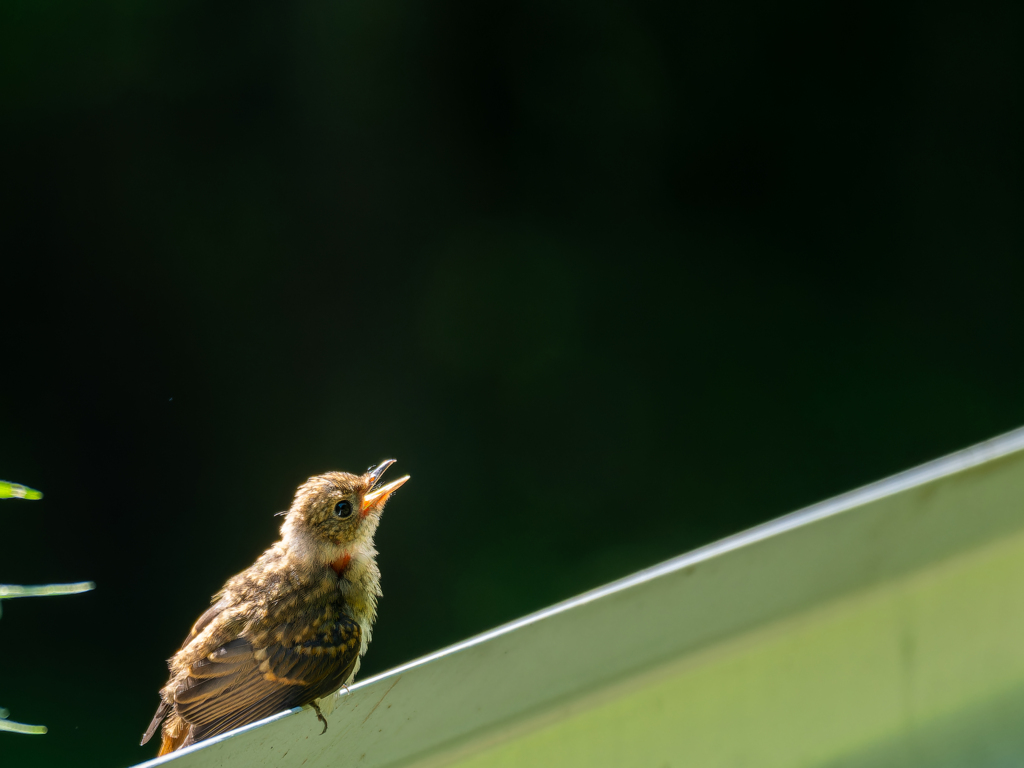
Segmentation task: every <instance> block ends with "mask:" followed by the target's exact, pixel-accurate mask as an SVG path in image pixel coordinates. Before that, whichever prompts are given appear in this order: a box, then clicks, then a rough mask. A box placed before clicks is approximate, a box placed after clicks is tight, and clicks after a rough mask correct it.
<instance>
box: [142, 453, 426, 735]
mask: <svg viewBox="0 0 1024 768" xmlns="http://www.w3.org/2000/svg"><path fill="white" fill-rule="evenodd" d="M394 463H395V462H394V459H388V460H387V461H385V462H383V463H382V464H381V465H380V466H378V467H371V468H370V469H369V470H368V471H367V472H366V473H365V474H363V475H351V474H349V473H348V472H328V473H327V474H324V475H318V476H316V477H311V478H309V480H307V481H306V482H305V483H303V484H302V485H301V486H299V489H298V490H297V491H296V492H295V500H294V501H293V502H292V506H291V509H289V510H288V512H287V515H286V517H285V521H284V524H283V525H282V526H281V540H280V541H278V542H276V543H275V544H274V545H273V546H271V547H270V549H268V550H267V551H266V552H264V553H263V554H262V555H260V557H259V559H258V560H257V561H256V562H255V563H254V564H253V565H252V566H251V567H250V568H248V569H247V570H245V571H242V572H241V573H240V574H238V575H237V576H235V577H233V578H232V579H230V580H229V581H228V582H227V584H225V585H224V588H223V589H221V591H220V592H218V593H217V594H216V595H214V597H213V605H212V607H211V608H210V609H209V610H208V611H206V613H204V614H203V615H202V616H200V617H199V620H198V621H197V622H196V623H195V626H193V627H192V631H191V632H190V633H189V635H188V637H187V638H185V642H184V644H183V645H182V646H181V650H180V651H178V652H177V653H176V654H174V656H173V657H171V659H170V660H169V661H168V666H169V667H170V670H171V677H170V680H168V682H167V685H165V686H164V687H163V688H162V689H161V691H160V698H161V699H162V702H161V704H160V706H159V707H158V708H157V710H156V715H154V717H153V722H152V723H150V725H149V728H148V729H147V730H146V733H145V735H144V736H143V737H142V743H143V744H145V743H146V742H148V741H149V740H150V739H151V738H153V734H154V733H156V729H157V728H158V727H159V725H160V723H161V722H163V743H162V744H161V746H160V752H159V754H161V755H165V754H167V753H168V752H173V751H174V750H176V749H180V748H181V747H185V746H188V745H189V744H194V743H196V742H197V741H202V740H203V739H206V738H209V737H210V736H214V735H216V734H218V733H223V732H225V731H228V730H231V729H232V728H237V727H239V726H241V725H245V724H246V723H251V722H254V721H256V720H259V719H261V718H264V717H267V716H269V715H273V714H275V713H276V712H280V711H282V710H285V709H290V708H292V707H301V706H306V705H310V706H312V707H313V708H314V709H315V710H316V713H317V717H318V718H319V719H320V721H321V722H323V724H324V730H325V731H326V730H327V720H326V719H325V718H324V716H323V714H322V713H321V711H320V707H319V706H318V705H317V700H318V699H320V698H321V697H325V696H328V695H329V694H331V693H334V692H335V691H337V690H338V689H339V688H341V687H342V686H343V685H348V683H350V682H351V681H352V679H353V677H355V674H356V672H357V671H358V669H359V659H360V657H361V656H362V655H363V654H364V653H366V647H367V645H368V644H369V642H370V632H371V629H372V627H373V620H374V618H375V617H376V614H377V598H378V597H380V594H381V592H380V571H379V570H378V569H377V562H376V560H375V557H376V555H377V550H375V549H374V548H373V534H374V532H375V531H376V530H377V525H378V523H379V522H380V515H381V511H382V510H383V508H384V504H385V503H386V502H387V500H388V497H389V496H390V495H391V494H392V493H394V491H395V490H396V489H398V488H399V487H400V486H401V485H403V484H404V483H405V481H406V480H408V479H409V476H408V475H406V476H405V477H401V478H399V479H398V480H394V481H392V482H390V483H388V484H387V485H383V486H379V487H377V483H378V481H379V480H380V478H381V475H383V474H384V471H385V470H386V469H387V468H388V467H389V466H391V465H392V464H394ZM281 514H285V513H281ZM165 718H166V720H165Z"/></svg>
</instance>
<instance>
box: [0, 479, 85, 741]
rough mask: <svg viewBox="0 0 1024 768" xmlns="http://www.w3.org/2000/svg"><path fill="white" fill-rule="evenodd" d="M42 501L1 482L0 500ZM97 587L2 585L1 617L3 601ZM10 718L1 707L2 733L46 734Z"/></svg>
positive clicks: (43, 728) (41, 727) (21, 487)
mask: <svg viewBox="0 0 1024 768" xmlns="http://www.w3.org/2000/svg"><path fill="white" fill-rule="evenodd" d="M9 498H19V499H33V500H34V499H41V498H43V494H42V493H40V492H39V491H37V490H35V489H33V488H26V487H25V486H24V485H19V484H17V483H8V482H6V481H4V480H0V499H9ZM95 587H96V585H95V584H93V583H92V582H91V581H82V582H79V583H77V584H44V585H41V586H35V587H19V586H16V585H14V584H0V616H2V615H3V601H4V600H5V599H10V598H13V597H41V596H44V595H73V594H77V593H79V592H88V591H89V590H91V589H94V588H95ZM9 716H10V712H8V711H7V710H6V709H4V708H3V707H0V731H10V732H12V733H28V734H37V735H38V734H44V733H46V726H45V725H26V724H25V723H16V722H13V721H11V720H8V719H7V718H8V717H9Z"/></svg>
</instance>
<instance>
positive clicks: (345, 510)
mask: <svg viewBox="0 0 1024 768" xmlns="http://www.w3.org/2000/svg"><path fill="white" fill-rule="evenodd" d="M334 514H335V516H336V517H340V518H342V519H344V518H346V517H348V516H349V515H351V514H352V502H351V501H339V502H338V503H337V504H335V505H334Z"/></svg>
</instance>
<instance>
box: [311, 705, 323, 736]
mask: <svg viewBox="0 0 1024 768" xmlns="http://www.w3.org/2000/svg"><path fill="white" fill-rule="evenodd" d="M310 706H311V707H313V711H315V712H316V719H317V720H319V721H320V722H321V723H323V724H324V729H323V730H322V731H320V735H321V736H323V735H324V734H325V733H327V718H326V717H324V713H323V712H321V711H320V705H319V704H317V703H316V702H315V701H314V702H313V703H312V704H310Z"/></svg>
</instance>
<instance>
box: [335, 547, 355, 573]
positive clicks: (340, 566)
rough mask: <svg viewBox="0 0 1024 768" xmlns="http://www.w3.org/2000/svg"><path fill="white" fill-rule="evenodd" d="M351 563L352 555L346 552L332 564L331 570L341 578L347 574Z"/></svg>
mask: <svg viewBox="0 0 1024 768" xmlns="http://www.w3.org/2000/svg"><path fill="white" fill-rule="evenodd" d="M351 562H352V555H350V554H349V553H348V552H344V553H342V554H341V556H340V557H338V559H337V560H335V561H334V562H333V563H331V570H332V571H334V572H335V573H336V574H337V575H338V576H341V574H343V573H344V572H345V569H346V568H348V564H349V563H351Z"/></svg>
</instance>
